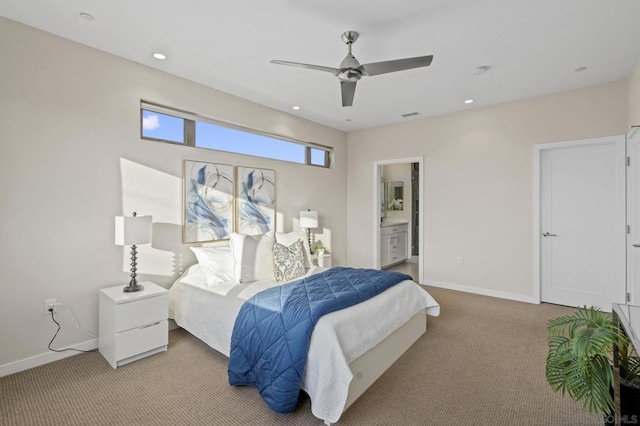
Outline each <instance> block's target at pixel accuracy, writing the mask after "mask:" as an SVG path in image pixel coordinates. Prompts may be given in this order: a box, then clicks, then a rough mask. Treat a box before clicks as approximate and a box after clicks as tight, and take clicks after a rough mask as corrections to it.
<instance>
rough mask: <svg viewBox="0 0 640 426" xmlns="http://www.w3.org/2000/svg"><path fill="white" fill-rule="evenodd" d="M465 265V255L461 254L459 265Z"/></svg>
mask: <svg viewBox="0 0 640 426" xmlns="http://www.w3.org/2000/svg"><path fill="white" fill-rule="evenodd" d="M463 265H464V257H462V256H460V257H458V266H463Z"/></svg>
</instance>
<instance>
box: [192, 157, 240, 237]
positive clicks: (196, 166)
mask: <svg viewBox="0 0 640 426" xmlns="http://www.w3.org/2000/svg"><path fill="white" fill-rule="evenodd" d="M233 190H234V181H233V166H230V165H227V164H214V163H203V162H199V161H189V160H185V162H184V233H183V236H184V242H185V243H200V242H205V241H215V240H224V239H228V238H229V236H230V234H231V232H233V225H234V224H233V220H234V214H233Z"/></svg>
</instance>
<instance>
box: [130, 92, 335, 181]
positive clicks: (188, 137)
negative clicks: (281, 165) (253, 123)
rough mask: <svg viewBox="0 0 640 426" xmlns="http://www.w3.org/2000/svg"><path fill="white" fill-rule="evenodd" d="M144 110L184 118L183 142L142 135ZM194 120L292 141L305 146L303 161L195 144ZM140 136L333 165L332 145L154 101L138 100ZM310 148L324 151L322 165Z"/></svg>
mask: <svg viewBox="0 0 640 426" xmlns="http://www.w3.org/2000/svg"><path fill="white" fill-rule="evenodd" d="M145 111H150V112H156V113H159V114H163V115H168V116H171V117H176V118H181V119H183V120H184V142H176V141H172V140H168V139H161V138H153V137H148V136H144V134H143V127H142V123H143V118H144V112H145ZM196 122H201V123H207V124H211V125H214V126H219V127H224V128H228V129H233V130H237V131H240V132H245V133H250V134H254V135H258V136H263V137H266V138H269V139H274V140H277V141H282V142H287V143H294V144H297V145H302V146H304V147H305V158H304V161H305V162H304V163H301V162H297V161H289V160H284V159H279V158H271V157H263V156H261V155H253V154H244V153H239V152H234V151H224V150H218V149H213V148H208V147H204V146H198V144H197V134H196ZM140 138H141V139H144V140H150V141H154V142H164V143H170V144H172V145H182V146H189V147H192V148H200V149H208V150H211V151H220V152H227V153H232V154H236V155H248V156H253V157H258V158H265V159H269V160H275V161H284V162H287V163H292V164H299V165H303V166H313V167H321V168H326V169H329V168H333V167H334V155H335V154H334V149H333V147H330V146H325V145H321V144H317V143H314V142H305V141H301V140H298V139H294V138H291V137H288V136H283V135H279V134H276V133H271V132H265V131H262V130H258V129H254V128H251V127H247V126H243V125H239V124H236V123H230V122H226V121H222V120H217V119H213V118H209V117H203V116H201V115H199V114H195V113H192V112H187V111H183V110H179V109H176V108H169V107H166V106H163V105H159V104H156V103H151V102H148V101H144V100H140ZM312 149H316V150H320V151H323V152H324V164H323V165H320V164H314V163H312V162H311V150H312Z"/></svg>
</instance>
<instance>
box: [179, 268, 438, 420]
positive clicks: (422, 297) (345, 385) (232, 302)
mask: <svg viewBox="0 0 640 426" xmlns="http://www.w3.org/2000/svg"><path fill="white" fill-rule="evenodd" d="M323 270H326V268H319V267H314V268H312V269H311V270H310V271H309V272H308V274H307V275H312V274H315V273H318V272H321V271H323ZM276 285H281V283H278V282H276V281H272V280H269V281H256V282H252V283H247V284H236V283H233V282H228V283H223V284H218V285H215V286H208V285H207V281H206V279H205V277H204V274H203V273H202V271H201V269H200V266H199V265H197V264H196V265H193V266H192V267H190V268H189V269H188V270H187V271H185V273H184V274H183V275H182V277H180V278H179V279H178V280H177V281H176V282H175V283H174V284H173V286H172V287H171V288H170V289H169V316H170V317H171V318H173V319H174V320H175V321H176V323H177V324H178V325H179V326H180V327H182V328H184V329H185V330H187V331H189V332H190V333H191V334H193V335H194V336H196V337H197V338H199V339H200V340H202V341H204V342H205V343H207V344H208V345H209V346H211V347H212V348H214V349H215V350H217V351H218V352H221V353H222V354H224V355H226V356H227V357H228V356H229V352H230V344H231V333H232V331H233V325H234V323H235V319H236V316H237V315H238V312H239V311H240V306H241V305H242V303H244V302H245V301H246V300H247V299H248V298H250V297H251V296H253V295H254V294H256V293H258V292H260V291H262V290H265V289H267V288H269V287H273V286H276ZM423 309H424V310H426V312H427V314H428V315H432V316H438V315H439V314H440V306H439V305H438V303H437V302H436V301H435V300H434V299H433V297H431V295H430V294H429V293H427V292H426V291H425V290H424V289H422V288H420V287H419V286H418V285H417V284H416V283H414V282H413V281H403V282H402V283H399V284H397V285H395V286H393V287H391V288H389V289H388V290H386V291H384V292H383V293H381V294H379V295H377V296H375V297H373V298H371V299H369V300H367V301H365V302H362V303H359V304H357V305H355V306H352V307H350V308H347V309H342V310H339V311H335V312H332V313H330V314H327V315H324V316H323V317H322V318H320V320H319V321H318V323H317V324H316V326H315V328H314V331H313V333H312V334H311V341H310V344H309V355H308V359H307V368H306V370H305V375H304V378H303V385H302V389H303V390H304V391H305V392H307V394H308V395H309V397H310V399H311V411H312V413H313V415H314V416H316V417H318V418H319V419H322V420H325V421H328V422H331V423H335V422H337V421H338V419H339V418H340V415H341V414H342V411H343V409H344V405H345V403H346V400H347V394H348V391H349V384H350V383H351V380H352V378H353V375H352V373H351V370H350V369H349V363H350V362H351V361H353V360H355V359H356V358H358V357H359V356H361V355H362V354H364V353H365V352H367V351H368V350H369V349H371V348H373V347H374V346H376V345H377V344H378V343H380V342H381V341H382V340H384V339H385V338H386V337H387V336H389V335H390V334H391V333H392V332H393V331H395V330H396V329H397V328H398V327H400V326H402V325H404V324H405V323H406V322H407V321H408V320H409V319H410V318H411V317H413V316H414V315H415V314H416V313H418V312H419V311H420V310H423ZM381 319H384V320H381Z"/></svg>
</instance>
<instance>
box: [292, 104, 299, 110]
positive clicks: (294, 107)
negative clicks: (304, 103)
mask: <svg viewBox="0 0 640 426" xmlns="http://www.w3.org/2000/svg"><path fill="white" fill-rule="evenodd" d="M291 108H293V109H295V110H299V109H300V107H299V106H298V105H294V106H292V107H291Z"/></svg>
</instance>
